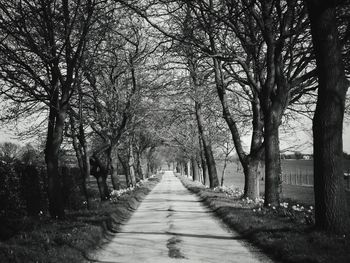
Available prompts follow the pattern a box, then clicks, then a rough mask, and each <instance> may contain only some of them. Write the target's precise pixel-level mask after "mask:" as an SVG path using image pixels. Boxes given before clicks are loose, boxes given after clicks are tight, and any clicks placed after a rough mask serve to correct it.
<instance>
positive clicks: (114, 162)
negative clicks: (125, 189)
mask: <svg viewBox="0 0 350 263" xmlns="http://www.w3.org/2000/svg"><path fill="white" fill-rule="evenodd" d="M111 181H112V186H113V189H114V190H119V189H120V181H119V176H118V150H117V149H116V147H113V148H112V151H111Z"/></svg>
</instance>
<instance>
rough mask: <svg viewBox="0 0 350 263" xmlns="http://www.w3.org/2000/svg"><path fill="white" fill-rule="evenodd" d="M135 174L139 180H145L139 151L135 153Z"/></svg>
mask: <svg viewBox="0 0 350 263" xmlns="http://www.w3.org/2000/svg"><path fill="white" fill-rule="evenodd" d="M136 173H137V177H138V178H139V179H142V180H144V179H145V175H144V174H143V172H142V167H141V154H140V152H139V151H136Z"/></svg>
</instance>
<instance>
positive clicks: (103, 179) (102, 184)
mask: <svg viewBox="0 0 350 263" xmlns="http://www.w3.org/2000/svg"><path fill="white" fill-rule="evenodd" d="M96 180H97V186H98V190H99V193H100V198H101V201H106V200H108V199H109V198H110V194H109V190H108V185H107V174H102V173H101V174H100V175H99V176H98V177H97V178H96Z"/></svg>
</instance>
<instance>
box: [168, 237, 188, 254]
mask: <svg viewBox="0 0 350 263" xmlns="http://www.w3.org/2000/svg"><path fill="white" fill-rule="evenodd" d="M181 242H182V240H181V239H180V238H178V237H176V236H173V237H172V238H169V239H168V242H167V245H166V247H167V248H168V249H169V252H168V256H169V257H170V258H186V257H185V256H184V255H183V254H182V253H181V251H180V248H178V245H179V244H180V243H181Z"/></svg>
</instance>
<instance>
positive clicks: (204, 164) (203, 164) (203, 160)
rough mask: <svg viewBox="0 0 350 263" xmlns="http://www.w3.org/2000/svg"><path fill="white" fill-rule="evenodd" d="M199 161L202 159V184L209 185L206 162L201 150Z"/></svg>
mask: <svg viewBox="0 0 350 263" xmlns="http://www.w3.org/2000/svg"><path fill="white" fill-rule="evenodd" d="M201 161H202V170H203V184H204V185H208V186H209V184H210V181H209V173H208V167H207V162H206V160H205V156H204V153H203V152H201Z"/></svg>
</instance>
